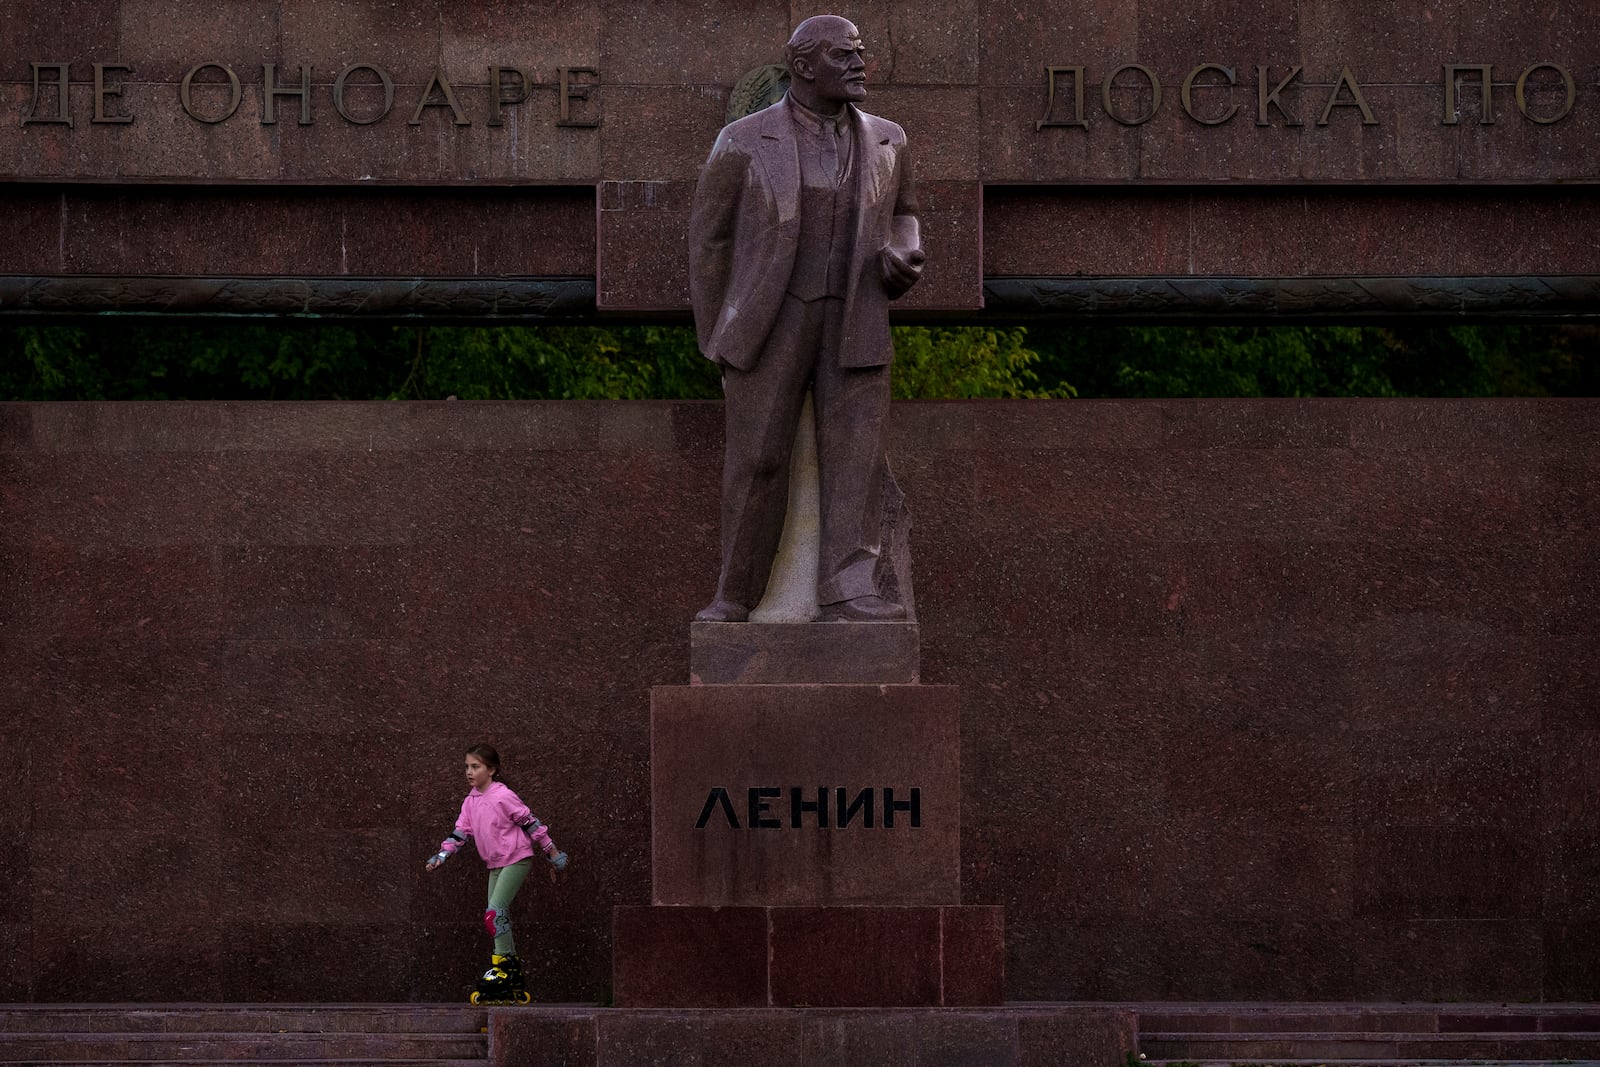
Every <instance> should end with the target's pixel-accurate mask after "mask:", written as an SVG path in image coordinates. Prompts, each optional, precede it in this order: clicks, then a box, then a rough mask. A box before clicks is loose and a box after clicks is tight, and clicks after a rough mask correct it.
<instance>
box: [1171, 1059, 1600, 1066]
mask: <svg viewBox="0 0 1600 1067" xmlns="http://www.w3.org/2000/svg"><path fill="white" fill-rule="evenodd" d="M1140 1063H1141V1064H1143V1065H1144V1067H1467V1065H1466V1064H1464V1063H1463V1062H1462V1061H1461V1060H1409V1059H1392V1058H1390V1059H1381V1060H1330V1059H1310V1060H1284V1059H1275V1060H1272V1061H1271V1062H1270V1063H1260V1064H1257V1063H1253V1062H1246V1061H1240V1060H1233V1059H1228V1060H1191V1059H1182V1060H1159V1059H1157V1060H1151V1059H1146V1060H1141V1061H1140ZM1556 1064H1559V1065H1560V1067H1600V1060H1555V1061H1552V1060H1472V1061H1470V1067H1555V1065H1556Z"/></svg>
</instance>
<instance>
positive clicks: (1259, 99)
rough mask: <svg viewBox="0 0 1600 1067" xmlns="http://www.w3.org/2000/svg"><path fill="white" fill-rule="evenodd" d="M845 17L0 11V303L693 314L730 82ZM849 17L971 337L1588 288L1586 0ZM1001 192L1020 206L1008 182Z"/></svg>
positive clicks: (176, 6) (883, 11) (781, 3)
mask: <svg viewBox="0 0 1600 1067" xmlns="http://www.w3.org/2000/svg"><path fill="white" fill-rule="evenodd" d="M831 6H832V5H826V4H816V3H809V2H804V3H802V2H797V0H740V2H739V3H726V2H713V0H669V2H659V0H650V2H646V0H561V2H553V3H544V4H538V5H529V4H525V3H514V2H508V0H452V2H449V3H446V2H443V0H230V2H229V5H228V18H226V19H219V18H216V17H214V12H213V8H214V5H213V4H209V3H205V2H202V0H71V2H70V3H63V2H61V0H8V2H7V3H5V4H4V5H0V184H5V185H7V186H8V188H7V190H6V196H5V197H3V198H0V225H3V226H4V227H5V228H6V230H7V232H8V233H10V234H12V235H13V236H12V240H11V241H10V242H9V243H8V247H7V250H6V253H5V255H4V256H0V311H17V310H23V311H33V312H40V311H42V312H52V311H71V310H73V309H74V308H77V309H83V308H87V307H95V308H99V307H113V308H118V309H123V310H127V309H138V310H149V309H158V308H172V307H174V306H175V305H176V307H177V308H178V309H180V310H189V311H192V310H205V307H204V303H205V302H204V300H200V299H197V298H196V296H195V295H194V293H193V291H192V290H181V287H179V288H180V290H181V291H182V293H183V298H179V299H167V300H165V301H163V299H162V293H161V292H159V291H158V292H154V293H152V292H149V291H148V290H147V289H145V290H139V291H136V292H130V291H128V290H126V289H118V288H116V287H115V286H114V285H113V286H111V287H110V288H102V289H100V290H96V291H95V292H94V294H93V298H92V299H91V298H90V297H89V296H88V295H86V293H85V290H84V289H83V288H82V287H81V286H80V287H77V288H74V289H68V290H63V288H62V287H61V286H59V285H46V286H44V287H43V288H42V289H41V288H40V286H38V285H35V286H34V287H33V288H29V287H27V286H26V285H24V284H23V283H22V282H21V281H16V282H15V284H11V285H9V286H8V285H7V284H6V283H7V282H8V280H11V279H33V280H38V279H53V278H59V277H64V276H65V277H83V276H88V277H107V278H112V279H119V278H127V277H150V276H158V277H168V276H172V277H179V278H196V277H218V278H228V279H242V278H259V277H291V278H293V277H332V278H365V277H370V276H380V277H406V278H409V277H418V276H423V277H433V278H453V279H481V278H505V277H527V276H534V277H542V278H555V277H572V276H577V277H584V278H591V279H593V280H594V290H593V293H592V294H591V296H590V301H591V304H590V306H591V307H592V308H598V309H599V310H600V311H602V312H609V311H617V312H633V313H639V312H651V313H658V314H659V313H675V314H681V313H682V312H683V311H684V310H685V309H686V308H687V304H688V300H687V295H688V285H687V272H686V265H685V256H684V254H683V251H682V250H683V234H684V229H685V225H686V220H687V214H688V206H689V200H690V196H691V194H692V190H693V184H694V180H695V176H696V172H697V168H698V167H699V165H700V163H701V162H702V161H703V160H704V159H705V156H706V153H707V151H708V150H709V147H710V145H711V143H712V141H713V139H714V138H715V136H716V133H717V130H718V129H719V128H720V127H721V125H722V124H723V122H724V121H725V118H726V112H727V106H728V101H729V97H730V94H731V93H732V92H733V88H734V86H735V85H736V84H737V82H738V81H739V79H740V78H741V77H742V76H744V75H745V74H746V73H747V72H749V71H752V70H754V69H756V68H758V67H761V66H763V65H766V64H770V63H773V62H776V61H777V60H778V59H779V58H780V54H781V45H782V43H783V41H784V40H785V39H786V38H787V37H788V34H789V32H790V29H791V28H792V26H793V25H794V24H795V23H796V22H797V21H798V20H799V19H801V18H804V17H806V16H808V15H811V14H814V13H817V12H818V11H821V10H827V9H829V8H830V7H831ZM841 10H844V11H845V12H846V13H847V14H850V15H851V16H853V17H854V18H855V20H856V21H857V22H858V23H859V25H860V27H861V29H862V31H863V34H864V36H865V39H866V41H867V43H868V46H869V68H868V77H869V83H870V86H871V97H870V107H871V109H872V110H874V111H875V112H878V113H881V114H884V115H887V116H889V117H890V118H893V119H895V120H896V121H898V122H900V123H901V124H902V125H904V126H905V128H906V130H907V132H908V135H909V136H910V138H911V142H912V144H913V146H914V150H915V153H916V158H917V168H916V169H917V173H918V176H919V180H920V185H921V189H922V198H923V207H924V213H925V217H924V234H925V239H926V243H927V246H928V250H929V253H930V258H929V265H928V268H927V273H926V276H925V278H924V280H923V282H922V283H921V284H920V285H919V286H918V287H917V288H916V289H915V290H914V291H913V292H912V293H911V294H909V295H908V297H907V299H906V300H905V302H904V305H905V307H904V310H905V312H907V313H910V314H928V313H943V314H959V315H973V314H976V313H977V312H978V311H980V310H981V309H982V308H983V307H984V306H985V292H984V278H985V277H986V276H1001V277H1006V276H1033V275H1045V276H1052V277H1076V276H1091V277H1098V276H1112V277H1120V276H1132V277H1142V276H1185V277H1193V276H1208V275H1212V274H1216V273H1219V272H1221V273H1226V274H1235V275H1242V276H1246V277H1251V278H1272V277H1280V276H1324V275H1351V276H1357V277H1364V276H1381V275H1391V274H1395V275H1422V276H1445V277H1459V276H1479V275H1489V276H1495V277H1511V276H1537V277H1540V278H1550V277H1561V276H1566V275H1579V276H1583V277H1585V278H1588V279H1590V280H1591V285H1593V286H1594V287H1597V288H1600V283H1596V282H1594V279H1595V278H1596V277H1597V276H1600V261H1597V258H1596V256H1597V253H1596V252H1595V249H1594V244H1593V242H1592V241H1586V240H1582V239H1581V238H1582V235H1584V234H1587V233H1588V232H1590V231H1591V230H1592V228H1593V225H1592V224H1593V221H1594V217H1595V215H1596V213H1597V208H1596V206H1595V197H1594V195H1593V193H1592V191H1591V190H1592V187H1593V186H1594V183H1595V180H1596V175H1597V174H1600V147H1597V145H1600V139H1597V138H1596V136H1595V133H1596V128H1597V126H1600V80H1597V75H1596V68H1595V64H1594V51H1593V47H1592V44H1591V42H1593V41H1594V40H1596V39H1597V37H1600V9H1596V7H1595V5H1594V4H1592V3H1589V2H1587V0H1547V2H1545V3H1543V4H1542V5H1541V6H1540V7H1539V9H1538V11H1537V12H1531V11H1529V10H1528V8H1527V5H1526V4H1519V3H1516V2H1514V0H1250V2H1247V3H1246V2H1239V0H1196V2H1191V3H1186V4H1181V5H1174V4H1170V3H1150V2H1144V3H1140V2H1137V0H1117V2H1106V0H1050V2H1045V0H862V2H860V3H857V4H854V5H844V6H843V7H842V9H841ZM268 64H270V65H271V66H272V70H271V72H270V75H269V72H268V71H267V70H266V66H267V65H268ZM380 68H381V71H382V76H383V77H385V78H387V79H388V80H389V89H388V91H387V97H386V94H385V90H384V88H383V87H382V86H381V85H380V84H379V82H378V78H379V69H380ZM1051 68H1055V70H1056V73H1055V74H1054V75H1052V74H1051V73H1050V70H1051ZM1136 68H1137V69H1136ZM302 69H303V70H304V74H302ZM496 70H498V71H499V73H496ZM1072 71H1077V73H1071V72H1072ZM1485 72H1487V74H1486V73H1485ZM230 77H231V78H233V79H236V80H237V86H236V87H235V86H234V85H232V84H230V82H229V80H228V79H229V78H230ZM63 78H64V79H65V81H66V88H65V91H64V92H63V90H62V87H61V82H62V80H63ZM1485 81H1487V82H1488V84H1489V87H1488V88H1487V89H1486V88H1485V87H1484V83H1485ZM497 82H498V88H497V87H496V86H497ZM1157 83H1159V92H1158V91H1157ZM302 87H304V96H303V97H302V95H300V93H301V90H302ZM447 87H448V89H449V92H448V95H447V93H446V88H447ZM284 90H288V91H289V92H288V93H287V94H285V92H284ZM1080 91H1081V95H1082V98H1083V102H1082V105H1081V108H1080V106H1079V105H1078V104H1077V102H1076V98H1077V96H1078V95H1079V93H1080ZM386 99H387V100H388V103H387V105H386V103H385V101H386ZM497 100H510V101H511V102H510V103H498V104H497V103H496V101H497ZM302 105H304V109H305V110H304V111H303V112H302ZM269 106H270V108H271V110H272V112H273V114H272V115H271V116H270V119H269V115H268V113H267V112H268V108H269ZM1080 113H1081V114H1080ZM1147 114H1148V115H1149V118H1148V120H1145V119H1144V116H1145V115H1147ZM302 119H303V120H304V121H302ZM105 186H109V187H111V188H110V189H105V188H102V187H105ZM284 186H290V187H294V189H293V190H289V191H285V190H284V189H283V188H281V187H284ZM469 187H470V188H469ZM1014 187H1023V188H1025V189H1028V190H1032V193H1029V194H1024V195H1022V196H1020V197H1017V196H1009V195H1001V196H998V197H996V196H995V195H993V194H994V193H995V192H996V191H1001V192H1002V193H1003V192H1004V191H1005V190H1009V189H1012V188H1014ZM1239 188H1242V189H1244V190H1245V191H1246V192H1245V195H1233V193H1234V191H1235V190H1236V189H1239ZM1135 189H1143V190H1146V191H1147V193H1148V195H1145V196H1143V197H1139V196H1129V195H1128V194H1129V192H1130V190H1135ZM1364 191H1367V192H1371V191H1376V194H1377V195H1370V196H1369V195H1364ZM1108 193H1109V194H1110V195H1106V194H1108ZM8 276H9V279H8ZM1585 292H1586V294H1588V293H1589V290H1585ZM1176 299H1183V297H1182V291H1181V290H1180V291H1179V292H1178V294H1177V295H1174V294H1168V295H1167V297H1166V302H1167V303H1169V304H1170V303H1171V302H1172V301H1173V300H1176ZM1190 299H1196V298H1192V297H1191V298H1190ZM74 301H76V302H74ZM1498 303H1499V304H1508V305H1511V306H1515V304H1516V301H1515V298H1514V297H1512V296H1507V297H1504V298H1502V299H1500V300H1499V302H1498ZM1160 304H1161V301H1153V302H1152V303H1151V307H1152V308H1155V309H1159V307H1160ZM374 306H378V307H383V308H385V309H387V308H388V305H386V304H383V303H382V302H379V303H378V304H373V303H372V302H371V301H363V300H359V299H358V300H356V301H354V302H353V306H351V305H350V304H338V303H336V302H335V303H333V304H331V305H326V306H325V305H324V304H323V303H318V302H315V301H314V302H313V303H312V304H311V306H310V307H309V308H306V307H305V306H303V305H302V306H299V307H290V308H287V309H288V310H339V311H343V312H346V313H360V312H361V311H362V310H363V309H365V310H368V311H370V310H371V308H372V307H374ZM1198 306H1201V307H1204V306H1205V301H1204V300H1203V299H1200V300H1198ZM216 309H217V310H223V311H239V310H253V309H261V310H274V311H282V310H286V308H285V306H284V305H283V300H282V297H281V294H280V297H279V299H277V300H276V301H272V300H269V301H267V302H266V303H265V304H264V305H261V304H257V305H252V304H250V303H249V302H248V301H247V302H245V303H244V304H240V303H239V302H238V301H237V300H227V301H221V302H219V303H218V305H217V308H216ZM1408 309H1409V310H1416V308H1409V307H1408ZM409 310H422V311H424V312H426V311H429V310H437V308H436V307H434V308H430V307H428V306H424V307H422V308H421V309H409ZM448 310H450V311H452V312H454V313H457V314H466V315H473V314H481V313H483V306H482V300H481V297H479V296H475V295H473V294H472V293H471V292H470V291H468V292H466V295H464V296H463V297H462V299H460V300H456V301H453V302H451V303H450V305H449V307H448ZM516 312H517V313H518V314H522V315H530V314H536V313H542V311H539V310H537V309H536V310H535V311H530V309H529V308H527V307H526V306H518V307H517V308H516Z"/></svg>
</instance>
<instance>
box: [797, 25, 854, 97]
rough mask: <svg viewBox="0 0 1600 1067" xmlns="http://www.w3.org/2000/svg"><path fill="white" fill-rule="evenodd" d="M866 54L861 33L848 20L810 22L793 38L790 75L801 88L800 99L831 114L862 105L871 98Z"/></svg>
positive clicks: (801, 26) (800, 28) (799, 27)
mask: <svg viewBox="0 0 1600 1067" xmlns="http://www.w3.org/2000/svg"><path fill="white" fill-rule="evenodd" d="M865 51H866V45H864V44H863V43H862V42H861V31H859V30H857V29H856V28H855V26H854V24H852V23H851V22H850V21H849V20H848V19H843V18H840V17H839V16H837V15H817V16H815V17H814V18H809V19H806V20H805V21H804V22H802V23H801V24H800V25H799V26H798V27H797V28H796V29H795V31H794V36H792V37H790V38H789V48H788V52H789V71H790V77H791V82H792V83H795V84H798V86H799V93H797V98H801V103H804V104H806V106H808V107H812V108H814V109H816V110H819V111H822V112H824V113H829V114H831V113H832V112H835V111H837V110H838V109H839V108H841V107H843V106H844V105H845V104H847V103H850V104H859V103H861V102H862V101H863V100H865V99H866V98H867V64H866V60H865V59H864V58H863V57H862V53H864V52H865ZM806 97H809V98H810V99H809V100H807V99H804V98H806Z"/></svg>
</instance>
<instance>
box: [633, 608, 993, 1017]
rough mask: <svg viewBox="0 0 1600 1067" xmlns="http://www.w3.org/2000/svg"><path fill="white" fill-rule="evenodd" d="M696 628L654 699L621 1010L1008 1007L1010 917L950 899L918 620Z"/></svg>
mask: <svg viewBox="0 0 1600 1067" xmlns="http://www.w3.org/2000/svg"><path fill="white" fill-rule="evenodd" d="M692 639H693V646H694V651H693V664H694V670H693V681H694V684H692V685H687V686H658V687H656V688H655V689H652V690H651V693H650V743H651V744H650V811H651V815H650V819H651V822H650V834H651V904H650V906H648V907H620V908H617V909H615V911H614V912H613V918H612V943H613V958H612V973H613V992H614V995H615V998H616V1004H617V1006H618V1007H620V1008H668V1007H670V1008H803V1007H804V1008H819V1007H828V1008H852V1007H956V1006H962V1007H965V1006H981V1005H992V1004H998V1003H1000V1001H1001V999H1002V996H1003V992H1004V978H1005V918H1004V913H1003V912H1002V910H1001V909H1000V908H995V907H966V906H963V905H962V904H961V716H960V700H959V694H958V693H957V691H956V690H955V689H954V688H953V687H951V686H928V685H917V684H915V682H916V679H917V676H918V673H919V660H918V655H917V627H916V624H915V623H855V624H852V623H792V624H761V623H696V624H695V625H694V628H693V631H692ZM719 683H720V684H719ZM731 683H739V684H731Z"/></svg>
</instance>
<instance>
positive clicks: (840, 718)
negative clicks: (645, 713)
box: [650, 685, 961, 907]
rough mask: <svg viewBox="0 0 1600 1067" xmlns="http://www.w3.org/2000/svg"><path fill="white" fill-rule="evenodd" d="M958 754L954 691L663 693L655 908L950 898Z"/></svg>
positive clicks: (655, 722) (957, 891) (657, 704)
mask: <svg viewBox="0 0 1600 1067" xmlns="http://www.w3.org/2000/svg"><path fill="white" fill-rule="evenodd" d="M960 754H961V724H960V709H959V707H958V704H957V693H956V690H955V689H954V688H953V687H951V686H927V685H885V686H876V685H715V686H659V687H657V688H655V689H653V690H652V691H651V694H650V837H651V865H652V872H651V887H652V891H651V899H652V902H653V903H655V904H658V905H687V906H693V907H720V906H724V905H753V906H796V905H846V904H876V905H906V904H923V905H940V904H943V905H951V904H959V903H960V902H961V839H960V832H961V755H960Z"/></svg>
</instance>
